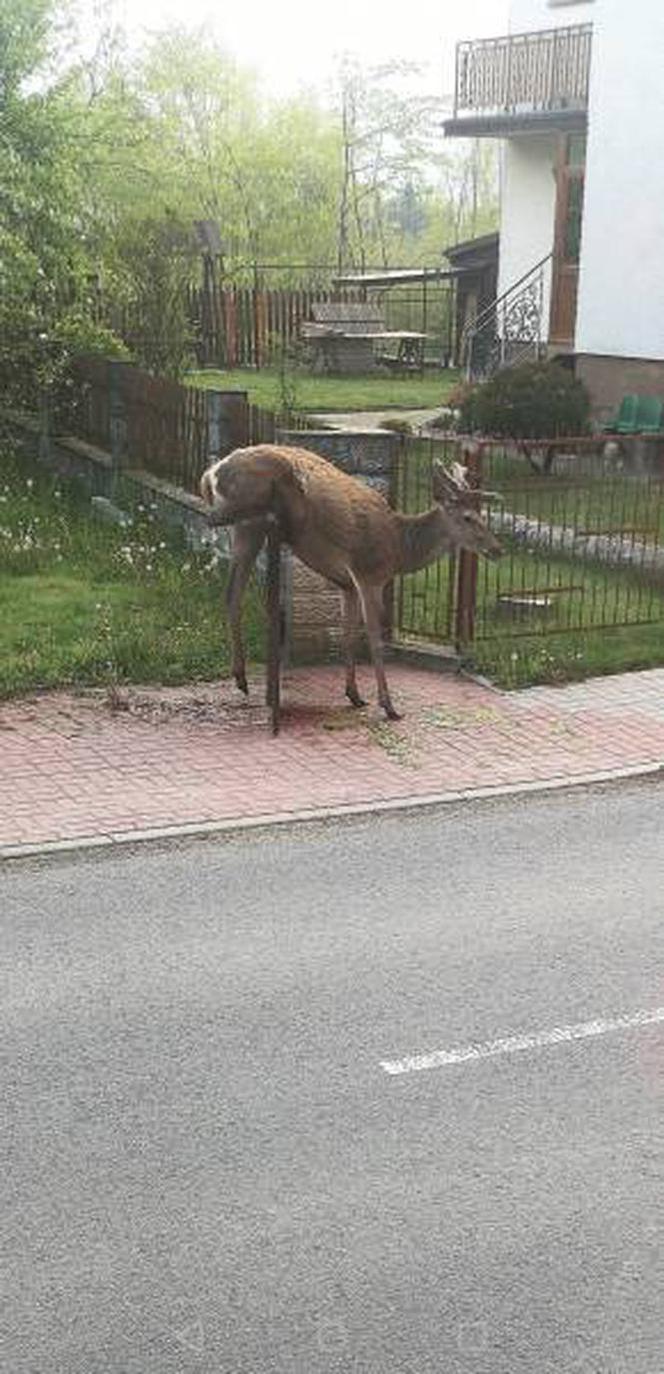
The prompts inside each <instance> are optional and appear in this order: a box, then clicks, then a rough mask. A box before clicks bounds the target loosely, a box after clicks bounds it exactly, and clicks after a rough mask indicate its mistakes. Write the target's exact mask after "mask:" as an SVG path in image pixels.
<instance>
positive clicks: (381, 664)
mask: <svg viewBox="0 0 664 1374" xmlns="http://www.w3.org/2000/svg"><path fill="white" fill-rule="evenodd" d="M358 591H359V594H360V601H361V603H362V614H363V616H364V623H365V625H366V627H367V635H368V637H369V648H370V649H371V658H372V661H373V666H374V672H375V674H376V683H377V686H378V700H379V702H380V705H381V706H382V708H383V710H384V712H385V715H386V716H387V718H388V720H401V714H400V712H399V711H397V710H396V709H395V707H394V706H393V704H392V698H391V696H390V689H389V687H388V685H387V678H386V676H385V658H384V654H383V633H382V632H383V588H382V587H366V586H364V587H363V586H360V585H359V584H358Z"/></svg>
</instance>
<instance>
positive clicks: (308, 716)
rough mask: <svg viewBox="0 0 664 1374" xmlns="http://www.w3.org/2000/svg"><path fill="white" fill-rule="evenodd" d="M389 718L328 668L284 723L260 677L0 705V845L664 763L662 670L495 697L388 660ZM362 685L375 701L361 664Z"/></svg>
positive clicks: (290, 698) (292, 693) (300, 692)
mask: <svg viewBox="0 0 664 1374" xmlns="http://www.w3.org/2000/svg"><path fill="white" fill-rule="evenodd" d="M390 678H391V684H392V687H393V692H394V696H395V699H396V700H397V701H398V702H399V703H400V705H401V706H402V708H403V710H404V711H405V718H404V720H403V721H400V722H398V723H396V724H388V723H387V722H385V721H383V720H382V718H381V715H380V713H379V712H378V711H377V710H376V708H375V707H373V706H371V707H370V708H369V709H367V710H366V711H361V712H357V711H353V709H352V708H351V707H349V706H346V704H345V702H344V698H343V696H342V695H341V676H340V672H339V669H338V668H336V667H334V668H317V669H312V670H307V671H304V670H301V671H297V672H295V673H291V674H289V675H288V676H287V678H286V681H285V684H284V715H283V726H282V733H281V735H280V736H279V738H278V739H273V738H272V737H271V736H270V734H269V733H268V730H267V724H266V722H267V717H266V711H265V708H264V706H263V705H262V694H261V684H260V683H258V682H254V683H253V684H252V696H251V699H250V702H249V703H248V704H247V703H246V702H245V701H244V700H243V699H242V698H240V697H239V695H238V694H237V692H236V691H235V689H234V687H232V686H231V685H230V684H229V683H221V684H220V685H205V686H200V685H196V686H190V687H184V688H131V689H129V690H127V692H125V693H123V695H122V709H120V710H113V709H112V707H111V704H110V703H109V699H108V696H107V694H105V693H104V692H98V691H89V692H83V693H80V694H74V693H64V692H57V693H49V694H47V695H43V696H35V697H30V698H23V699H22V700H20V701H16V702H10V703H7V704H5V705H4V706H3V707H2V709H0V751H1V780H2V787H1V788H0V845H2V846H13V845H20V844H39V843H42V842H46V841H53V840H71V839H76V838H81V837H86V836H100V835H126V834H127V833H131V832H132V831H135V830H145V829H151V828H157V827H166V826H174V825H180V824H196V823H204V822H208V821H221V820H225V819H233V818H241V817H251V816H264V815H267V814H285V813H289V812H294V811H309V810H316V809H318V808H322V807H331V806H339V805H344V804H361V803H371V802H381V801H386V800H395V799H399V798H407V797H426V796H427V795H432V794H436V793H442V792H452V791H465V790H471V789H474V788H478V787H487V786H501V785H509V784H513V783H528V782H538V781H546V780H550V779H554V778H555V779H561V778H562V779H565V778H566V779H570V780H573V779H574V778H575V777H581V776H587V775H589V774H592V773H595V772H604V771H607V770H619V769H626V768H637V767H640V766H643V767H645V766H648V765H653V764H656V763H659V762H660V761H661V762H662V763H664V671H663V670H653V671H650V672H645V673H631V674H628V675H623V676H621V677H617V678H600V679H595V680H594V681H592V682H586V683H582V684H578V685H576V686H569V687H565V688H536V689H532V690H530V691H526V692H519V693H509V694H504V693H498V692H495V691H492V690H490V689H489V688H486V687H483V686H481V685H480V684H478V683H475V682H472V681H469V680H467V679H464V678H461V677H456V676H452V675H438V674H434V673H429V672H423V671H417V670H415V669H412V668H405V667H398V666H393V667H392V669H391V673H390ZM366 686H367V695H368V696H369V697H370V699H371V700H373V698H374V689H373V683H372V681H371V675H370V673H369V672H368V670H366Z"/></svg>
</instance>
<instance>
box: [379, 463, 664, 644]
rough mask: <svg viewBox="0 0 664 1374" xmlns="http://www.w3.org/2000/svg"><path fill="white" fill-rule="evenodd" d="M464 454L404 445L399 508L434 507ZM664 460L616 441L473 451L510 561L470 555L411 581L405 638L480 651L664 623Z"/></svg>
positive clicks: (478, 482) (404, 590)
mask: <svg viewBox="0 0 664 1374" xmlns="http://www.w3.org/2000/svg"><path fill="white" fill-rule="evenodd" d="M462 453H463V449H462V446H460V444H459V442H458V441H449V442H437V441H428V440H426V441H423V440H414V441H411V442H407V443H406V444H404V446H403V449H402V452H401V456H400V459H399V463H398V467H397V476H396V483H395V500H396V503H397V505H398V508H399V509H401V510H403V511H407V512H410V513H415V512H417V511H419V510H423V509H426V507H427V506H429V505H431V503H432V497H431V473H432V464H433V463H434V462H435V461H449V460H450V459H456V460H457V461H458V460H460V459H461V457H462ZM663 460H664V454H663V453H662V445H661V443H660V444H657V443H656V442H652V443H651V444H648V443H647V442H644V441H641V444H640V446H631V445H622V446H620V447H619V446H618V445H617V444H616V443H615V442H613V443H607V441H606V439H605V438H600V439H585V438H583V439H574V440H564V441H560V440H558V441H551V442H549V443H542V444H530V445H527V446H523V445H522V446H516V445H511V446H510V445H505V444H501V443H482V444H480V445H475V446H473V447H472V448H470V449H469V450H468V452H467V456H466V461H467V465H468V478H469V481H470V482H471V485H473V486H474V487H476V488H477V490H478V496H477V505H478V508H479V509H482V510H483V512H484V513H485V515H486V517H487V519H488V520H489V522H490V524H491V527H492V529H493V530H494V532H495V533H496V534H497V535H498V536H499V538H500V539H501V542H502V544H503V548H504V554H503V557H502V558H501V559H499V560H498V561H497V562H495V563H494V562H491V563H490V562H487V561H486V560H485V559H482V558H481V557H480V558H477V556H476V555H474V554H470V553H461V554H459V555H458V556H457V557H454V558H449V559H445V560H441V561H440V562H438V563H434V564H432V565H431V566H430V567H428V568H425V569H423V570H422V571H421V572H418V573H414V574H410V575H409V576H406V577H402V578H401V579H399V581H398V584H397V588H396V597H395V607H396V614H395V629H396V632H397V634H399V635H401V636H402V637H405V638H416V639H424V640H427V639H428V640H434V641H441V642H445V641H447V642H450V641H456V642H457V644H459V645H469V644H472V642H473V641H475V642H491V641H496V642H497V641H503V642H507V641H509V640H513V639H519V638H522V637H524V636H528V637H533V636H534V637H539V636H548V635H560V634H563V635H568V634H572V635H574V634H577V633H583V632H587V631H591V630H600V629H608V628H613V627H619V626H634V625H649V624H655V623H658V622H664V461H663ZM482 493H489V494H488V495H486V494H482Z"/></svg>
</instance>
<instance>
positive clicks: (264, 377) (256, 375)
mask: <svg viewBox="0 0 664 1374" xmlns="http://www.w3.org/2000/svg"><path fill="white" fill-rule="evenodd" d="M288 380H289V385H292V387H293V390H294V393H295V409H296V410H300V411H309V410H313V411H316V410H340V411H345V410H384V409H385V408H387V407H394V408H395V409H413V410H424V409H428V408H429V407H431V408H432V409H433V408H435V407H436V406H442V405H444V404H445V400H446V397H447V396H448V395H449V393H450V391H451V390H452V388H453V387H454V386H456V384H457V382H458V380H459V377H458V373H456V372H451V371H450V372H434V373H425V374H424V375H423V376H421V377H419V376H408V377H391V376H375V377H374V376H370V377H314V376H311V375H309V374H308V373H305V372H294V373H291V374H289V378H288ZM187 381H188V382H189V383H190V385H191V386H200V387H216V388H219V389H220V390H223V391H234V390H242V391H248V393H249V400H250V401H251V402H252V403H253V404H254V405H259V406H263V407H265V409H266V410H274V411H280V410H282V409H283V405H282V396H281V389H280V385H279V374H278V373H277V372H276V371H272V370H269V369H265V370H264V371H262V372H253V371H246V370H242V369H239V368H238V369H236V370H235V371H232V372H212V371H210V372H208V371H205V372H191V373H189V375H188V376H187Z"/></svg>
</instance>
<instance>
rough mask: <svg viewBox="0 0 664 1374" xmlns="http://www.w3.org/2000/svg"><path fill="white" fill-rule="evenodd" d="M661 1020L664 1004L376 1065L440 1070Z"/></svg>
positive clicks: (396, 1071) (400, 1070) (395, 1071)
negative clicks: (644, 1009)
mask: <svg viewBox="0 0 664 1374" xmlns="http://www.w3.org/2000/svg"><path fill="white" fill-rule="evenodd" d="M661 1021H664V1007H655V1008H654V1010H653V1011H635V1012H632V1014H631V1015H630V1016H613V1017H604V1018H601V1019H599V1020H597V1021H581V1022H579V1023H578V1024H577V1025H575V1026H556V1027H554V1029H553V1030H544V1031H535V1032H534V1034H532V1035H508V1036H504V1037H501V1038H500V1039H499V1040H484V1041H481V1042H478V1043H476V1044H471V1045H459V1046H456V1047H454V1048H453V1049H450V1050H433V1051H432V1052H431V1053H430V1054H411V1055H407V1056H406V1058H405V1059H383V1060H381V1065H380V1067H381V1069H384V1070H385V1073H390V1074H400V1073H421V1072H422V1071H423V1070H424V1069H443V1068H447V1067H448V1066H449V1065H451V1064H467V1063H469V1062H470V1061H471V1060H475V1059H495V1058H496V1057H497V1056H498V1055H501V1054H520V1053H521V1051H522V1050H541V1049H545V1048H546V1046H547V1045H561V1044H566V1043H567V1042H568V1041H570V1040H589V1039H591V1037H592V1036H595V1035H610V1034H611V1033H612V1032H614V1031H627V1030H634V1029H635V1028H636V1027H637V1026H653V1025H656V1024H657V1022H661Z"/></svg>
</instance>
